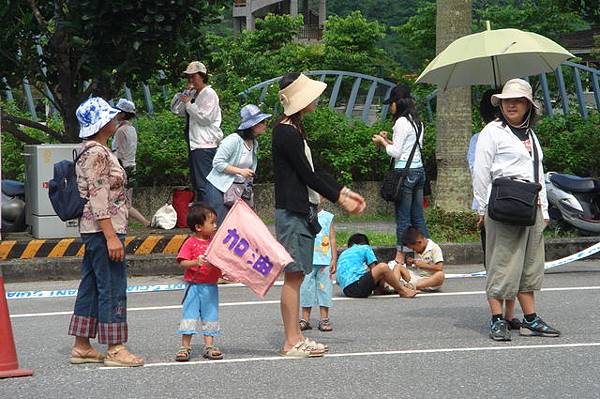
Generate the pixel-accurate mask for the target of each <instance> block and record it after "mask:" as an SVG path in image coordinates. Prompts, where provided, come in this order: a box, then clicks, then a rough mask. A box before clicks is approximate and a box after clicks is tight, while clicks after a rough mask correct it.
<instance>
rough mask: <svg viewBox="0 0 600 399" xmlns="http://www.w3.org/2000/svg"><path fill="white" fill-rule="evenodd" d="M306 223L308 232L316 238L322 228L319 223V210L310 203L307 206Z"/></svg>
mask: <svg viewBox="0 0 600 399" xmlns="http://www.w3.org/2000/svg"><path fill="white" fill-rule="evenodd" d="M306 223H307V224H308V231H310V233H311V234H312V235H313V236H316V235H317V234H319V233H320V232H321V229H322V228H323V227H322V226H321V223H319V209H318V207H317V205H315V204H312V203H311V204H310V205H309V206H308V214H307V215H306Z"/></svg>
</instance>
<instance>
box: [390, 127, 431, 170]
mask: <svg viewBox="0 0 600 399" xmlns="http://www.w3.org/2000/svg"><path fill="white" fill-rule="evenodd" d="M417 126H418V125H417ZM424 130H425V129H424V127H423V124H421V135H420V136H419V143H420V144H421V148H423V135H424V133H425V131H424ZM393 131H394V134H393V136H392V144H388V145H386V146H385V152H387V154H388V155H389V156H390V157H393V158H394V159H395V160H396V163H395V165H394V167H395V168H404V167H405V166H406V162H407V161H408V158H409V156H410V152H411V151H412V149H413V146H414V145H415V142H416V141H417V133H416V132H415V129H414V128H413V126H412V124H411V123H410V122H409V121H408V119H406V118H405V117H404V116H403V117H401V118H398V120H396V123H394V127H393ZM410 167H411V168H422V167H423V162H422V161H421V151H419V148H417V149H416V150H415V155H414V156H413V159H412V162H411V163H410Z"/></svg>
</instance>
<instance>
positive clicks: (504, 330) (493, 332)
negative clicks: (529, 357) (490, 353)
mask: <svg viewBox="0 0 600 399" xmlns="http://www.w3.org/2000/svg"><path fill="white" fill-rule="evenodd" d="M490 338H491V339H493V340H494V341H510V340H511V339H512V338H511V337H510V324H508V322H507V321H506V320H504V319H500V320H496V321H495V322H494V323H491V324H490Z"/></svg>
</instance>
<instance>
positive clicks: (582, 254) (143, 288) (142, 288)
mask: <svg viewBox="0 0 600 399" xmlns="http://www.w3.org/2000/svg"><path fill="white" fill-rule="evenodd" d="M598 252H600V242H599V243H597V244H594V245H592V246H591V247H589V248H586V249H584V250H582V251H579V252H577V253H575V254H573V255H569V256H566V257H564V258H561V259H558V260H553V261H551V262H546V264H545V265H544V269H546V270H548V269H552V268H555V267H558V266H562V265H566V264H567V263H571V262H575V261H578V260H582V259H585V258H587V257H588V256H591V255H594V254H595V253H598ZM471 277H485V270H482V271H480V272H475V273H446V278H447V279H456V278H471ZM275 285H281V282H280V281H277V282H275ZM220 287H222V288H225V287H230V288H233V287H242V284H223V285H221V286H220ZM184 289H185V283H174V284H152V285H130V286H129V287H127V292H128V293H132V294H135V293H144V292H166V291H181V290H184ZM74 296H77V290H52V291H7V292H6V298H7V299H34V298H68V297H74Z"/></svg>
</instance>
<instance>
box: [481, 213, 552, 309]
mask: <svg viewBox="0 0 600 399" xmlns="http://www.w3.org/2000/svg"><path fill="white" fill-rule="evenodd" d="M544 227H545V226H544V217H543V215H542V211H541V210H540V209H538V214H537V217H536V221H535V225H533V226H513V225H510V224H506V223H501V222H497V221H495V220H493V219H492V218H490V217H489V216H488V215H486V216H485V231H486V245H485V262H486V265H487V284H486V294H487V296H488V298H496V299H514V298H515V297H516V296H517V294H518V293H519V292H531V291H536V290H539V289H541V288H542V282H543V281H544V261H545V251H544V234H543V231H544Z"/></svg>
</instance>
